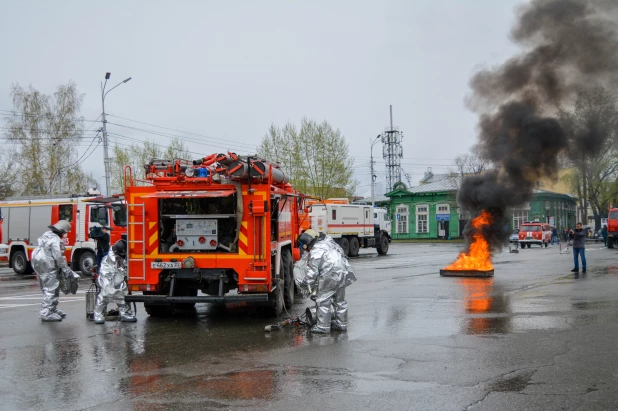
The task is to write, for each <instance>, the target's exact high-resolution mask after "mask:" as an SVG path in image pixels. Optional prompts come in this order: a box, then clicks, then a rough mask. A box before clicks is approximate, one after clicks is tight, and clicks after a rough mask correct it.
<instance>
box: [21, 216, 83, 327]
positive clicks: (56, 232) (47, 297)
mask: <svg viewBox="0 0 618 411" xmlns="http://www.w3.org/2000/svg"><path fill="white" fill-rule="evenodd" d="M48 228H49V230H50V231H46V232H45V233H43V235H42V236H41V237H40V238H39V240H38V245H39V246H38V247H37V248H35V249H34V251H33V252H32V268H34V271H35V272H36V274H37V277H38V279H39V286H40V287H41V291H42V292H43V302H42V303H41V311H40V316H41V321H43V322H52V321H62V319H63V318H64V317H66V314H65V313H64V311H62V310H60V309H59V308H58V297H59V296H60V290H62V292H63V293H65V294H68V293H69V292H70V293H71V294H75V293H76V292H77V285H78V282H79V275H78V274H77V273H75V272H73V270H71V269H70V268H69V265H68V264H67V260H66V257H65V255H64V252H65V250H66V248H65V245H64V236H66V235H67V234H68V233H69V231H71V223H69V222H68V221H66V220H59V221H58V222H56V224H54V225H50V226H48Z"/></svg>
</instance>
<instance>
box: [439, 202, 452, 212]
mask: <svg viewBox="0 0 618 411" xmlns="http://www.w3.org/2000/svg"><path fill="white" fill-rule="evenodd" d="M450 212H451V210H450V208H449V205H448V204H438V205H437V206H436V214H450Z"/></svg>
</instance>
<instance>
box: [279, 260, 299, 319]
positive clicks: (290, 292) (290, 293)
mask: <svg viewBox="0 0 618 411" xmlns="http://www.w3.org/2000/svg"><path fill="white" fill-rule="evenodd" d="M281 269H282V270H283V271H282V273H283V302H284V304H285V308H288V309H289V308H292V306H293V305H294V287H295V285H296V284H295V283H294V263H293V259H292V254H291V253H290V251H289V250H285V251H283V253H282V255H281Z"/></svg>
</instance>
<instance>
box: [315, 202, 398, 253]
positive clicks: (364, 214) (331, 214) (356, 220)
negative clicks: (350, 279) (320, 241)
mask: <svg viewBox="0 0 618 411" xmlns="http://www.w3.org/2000/svg"><path fill="white" fill-rule="evenodd" d="M309 221H310V226H311V228H312V229H313V230H315V231H317V232H319V233H324V234H327V235H329V236H331V237H332V238H333V239H334V240H335V241H337V243H338V244H339V245H340V246H341V248H343V251H344V252H345V253H346V255H347V256H350V257H355V256H357V255H358V251H359V250H360V248H361V247H363V248H374V247H375V248H376V249H377V250H378V254H380V255H384V254H386V253H387V252H388V246H389V243H390V242H391V222H390V220H389V218H388V212H387V211H386V209H384V208H372V207H371V206H370V205H357V204H332V203H316V204H312V205H311V207H310V209H309Z"/></svg>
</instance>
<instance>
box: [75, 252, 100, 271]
mask: <svg viewBox="0 0 618 411" xmlns="http://www.w3.org/2000/svg"><path fill="white" fill-rule="evenodd" d="M95 261H96V260H95V256H94V253H93V252H91V251H84V252H83V253H82V255H80V256H79V270H80V271H81V272H82V274H83V275H90V274H91V273H92V267H94V263H95Z"/></svg>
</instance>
